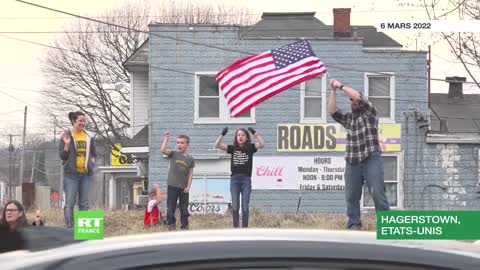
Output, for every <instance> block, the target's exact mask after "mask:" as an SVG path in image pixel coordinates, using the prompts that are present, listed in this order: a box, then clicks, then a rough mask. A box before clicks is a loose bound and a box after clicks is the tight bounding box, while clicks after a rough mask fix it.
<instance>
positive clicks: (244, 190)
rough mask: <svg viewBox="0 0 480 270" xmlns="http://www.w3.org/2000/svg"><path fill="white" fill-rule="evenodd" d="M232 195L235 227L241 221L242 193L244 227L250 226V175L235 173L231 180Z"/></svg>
mask: <svg viewBox="0 0 480 270" xmlns="http://www.w3.org/2000/svg"><path fill="white" fill-rule="evenodd" d="M230 193H231V195H232V217H233V227H235V228H238V227H239V225H240V224H239V223H240V214H239V210H240V194H242V227H244V228H247V227H248V214H249V204H250V194H251V193H252V179H251V178H250V176H245V175H234V176H232V179H231V180H230Z"/></svg>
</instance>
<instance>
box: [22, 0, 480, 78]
mask: <svg viewBox="0 0 480 270" xmlns="http://www.w3.org/2000/svg"><path fill="white" fill-rule="evenodd" d="M17 1H18V2H21V3H25V4H28V5H32V6H36V7H39V8H42V9H47V10H51V11H54V12H58V13H62V14H66V15H70V16H73V17H77V18H81V19H85V20H90V21H94V22H97V23H101V24H106V25H110V26H114V27H118V28H122V29H126V30H129V31H136V32H140V33H145V34H147V35H153V36H158V37H161V38H165V39H170V40H174V41H180V42H185V43H190V44H192V45H198V46H203V47H208V48H213V49H219V50H223V51H229V52H236V53H241V54H245V55H253V54H255V53H250V52H246V51H241V50H235V49H229V48H223V47H219V46H213V45H209V44H205V43H201V42H194V41H189V40H184V39H179V38H175V37H170V36H164V35H159V34H151V33H150V32H148V31H144V30H138V29H134V28H131V27H127V26H122V25H118V24H113V23H109V22H104V21H101V20H96V19H92V18H90V17H86V16H81V15H77V14H73V13H69V12H65V11H61V10H58V9H53V8H49V7H46V6H42V5H37V4H34V3H29V2H26V1H23V0H17ZM329 67H331V68H334V69H340V70H344V71H358V72H370V73H376V74H379V75H385V74H384V73H381V72H375V71H373V72H371V71H366V70H363V71H362V70H358V69H352V68H345V67H342V68H340V67H336V66H334V65H329ZM157 68H159V69H165V70H170V71H174V69H168V68H160V67H157ZM176 71H177V72H179V73H184V74H188V73H187V72H185V71H179V70H176ZM396 76H397V77H404V78H413V79H425V80H426V79H428V78H427V77H422V76H406V75H400V74H397V75H396ZM430 79H431V80H434V81H442V82H446V80H444V79H435V78H430ZM463 83H464V84H468V83H471V84H475V82H463Z"/></svg>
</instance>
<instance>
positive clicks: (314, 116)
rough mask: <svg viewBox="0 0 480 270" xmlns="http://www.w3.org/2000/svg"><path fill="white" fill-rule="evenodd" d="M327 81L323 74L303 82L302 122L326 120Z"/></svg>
mask: <svg viewBox="0 0 480 270" xmlns="http://www.w3.org/2000/svg"><path fill="white" fill-rule="evenodd" d="M326 81H327V80H326V78H325V76H322V77H315V78H313V79H310V80H308V81H305V82H303V83H302V84H301V101H300V111H301V113H300V117H301V119H300V122H302V123H308V122H326V108H327V105H326V89H327V84H326Z"/></svg>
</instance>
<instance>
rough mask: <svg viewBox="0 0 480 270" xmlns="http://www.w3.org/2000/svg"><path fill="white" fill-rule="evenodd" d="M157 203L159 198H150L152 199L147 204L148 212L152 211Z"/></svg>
mask: <svg viewBox="0 0 480 270" xmlns="http://www.w3.org/2000/svg"><path fill="white" fill-rule="evenodd" d="M157 204H158V201H157V200H150V201H148V204H147V213H150V212H152V209H153V207H155V205H157Z"/></svg>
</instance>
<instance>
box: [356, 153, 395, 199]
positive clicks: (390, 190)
mask: <svg viewBox="0 0 480 270" xmlns="http://www.w3.org/2000/svg"><path fill="white" fill-rule="evenodd" d="M382 160H383V171H384V179H385V188H386V190H387V199H388V202H389V203H390V207H392V208H401V206H400V190H399V187H400V180H399V178H400V161H399V156H398V155H387V154H385V153H384V154H383V156H382ZM362 198H363V204H362V205H363V207H365V208H373V207H375V204H374V203H373V197H372V195H371V194H370V192H369V191H368V187H367V186H366V185H364V187H363V196H362Z"/></svg>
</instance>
